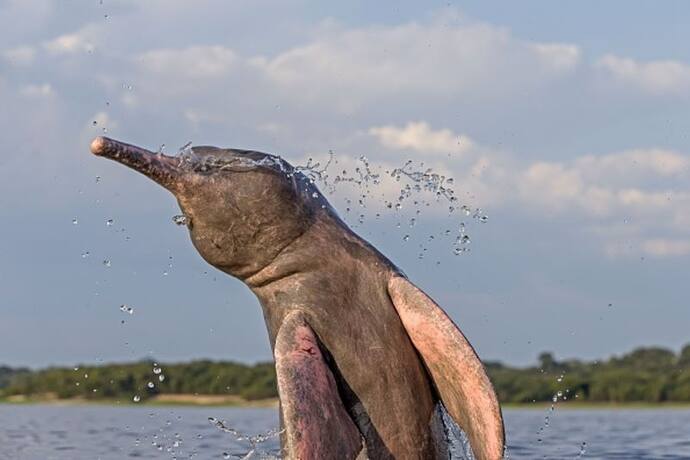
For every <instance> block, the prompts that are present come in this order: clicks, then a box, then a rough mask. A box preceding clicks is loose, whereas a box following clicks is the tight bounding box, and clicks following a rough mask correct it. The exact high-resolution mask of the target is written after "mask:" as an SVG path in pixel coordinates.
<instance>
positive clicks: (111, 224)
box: [105, 219, 113, 227]
mask: <svg viewBox="0 0 690 460" xmlns="http://www.w3.org/2000/svg"><path fill="white" fill-rule="evenodd" d="M105 225H106V227H112V226H113V219H108V220H106V221H105Z"/></svg>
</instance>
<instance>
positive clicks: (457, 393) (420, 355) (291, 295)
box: [91, 137, 504, 460]
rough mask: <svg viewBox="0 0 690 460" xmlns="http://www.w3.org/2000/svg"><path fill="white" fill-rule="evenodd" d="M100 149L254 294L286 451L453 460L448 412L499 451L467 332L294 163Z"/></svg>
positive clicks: (486, 387) (475, 442) (492, 404)
mask: <svg viewBox="0 0 690 460" xmlns="http://www.w3.org/2000/svg"><path fill="white" fill-rule="evenodd" d="M91 151H92V152H93V153H94V154H95V155H98V156H102V157H105V158H109V159H111V160H114V161H117V162H119V163H122V164H124V165H125V166H128V167H130V168H132V169H134V170H135V171H138V172H140V173H142V174H144V175H145V176H147V177H149V178H150V179H152V180H153V181H155V182H156V183H158V184H160V185H161V186H163V187H165V188H166V189H168V190H169V191H170V192H171V193H172V194H173V195H174V197H175V198H176V199H177V202H178V204H179V205H180V209H181V210H182V213H183V214H184V216H185V217H186V219H185V222H186V223H187V227H188V230H189V235H190V237H191V240H192V243H193V245H194V247H195V248H196V249H197V251H198V252H199V254H200V255H201V257H203V258H204V259H205V260H206V261H207V262H208V263H209V264H211V265H213V266H214V267H216V268H217V269H219V270H221V271H223V272H225V273H227V274H229V275H231V276H233V277H235V278H238V279H240V280H241V281H243V282H244V283H245V284H246V285H247V287H248V288H249V289H251V290H252V292H253V293H254V294H255V295H256V297H257V298H258V300H259V303H260V304H261V307H262V310H263V315H264V319H265V321H266V327H267V329H268V335H269V340H270V342H271V347H272V349H273V352H274V357H275V361H276V373H277V379H278V393H279V396H280V415H281V425H282V427H281V428H283V431H282V437H281V446H282V450H283V455H284V456H285V457H286V458H290V459H292V458H299V459H326V458H338V459H340V458H344V459H347V458H351V459H354V458H360V459H362V458H370V459H390V458H396V459H397V458H399V459H434V458H438V459H440V458H448V451H447V444H448V443H447V439H446V435H445V432H446V430H444V429H443V421H442V420H441V416H440V407H443V408H445V410H447V412H448V414H449V415H450V417H451V418H452V419H453V420H454V421H455V423H457V424H458V425H459V426H460V428H462V429H463V430H464V431H465V433H466V434H467V437H468V439H469V442H470V445H471V448H472V451H473V454H474V457H475V458H476V459H478V460H495V459H500V458H503V453H504V430H503V419H502V415H501V409H500V406H499V404H498V400H497V398H496V394H495V392H494V390H493V387H492V385H491V382H490V381H489V378H488V377H487V375H486V372H485V371H484V367H483V365H482V363H481V361H480V360H479V358H478V357H477V355H476V353H475V352H474V349H473V348H472V346H471V345H470V343H469V342H468V340H467V339H466V337H465V336H464V335H463V334H462V332H460V329H459V328H458V327H457V326H456V325H455V324H454V323H453V321H451V319H450V318H449V317H448V315H446V313H445V312H444V311H443V310H442V309H441V308H440V307H439V306H438V305H437V304H436V303H435V302H434V301H433V300H432V299H431V298H429V297H428V296H427V295H426V294H424V292H422V291H421V290H420V289H419V288H418V287H416V286H415V285H414V284H413V283H412V282H410V281H409V280H408V279H407V278H406V277H405V276H404V274H403V273H402V271H401V270H399V269H398V268H397V267H396V266H395V265H394V264H393V263H392V262H391V261H389V260H388V259H387V258H386V257H385V256H384V255H383V254H381V253H380V252H379V251H378V250H376V248H374V247H373V246H371V245H370V244H369V243H368V242H366V241H365V240H363V239H362V238H360V237H359V236H358V235H356V234H355V233H354V232H353V231H352V230H351V229H350V228H349V227H348V226H347V225H346V224H345V223H344V222H343V221H342V220H341V219H340V217H339V216H338V214H337V213H336V211H335V210H334V209H333V208H332V207H331V205H330V204H329V203H328V201H327V200H326V199H325V198H324V196H323V194H321V193H320V192H319V191H318V189H317V188H316V186H315V185H314V184H313V183H312V182H311V181H310V180H309V179H308V178H307V177H305V176H304V175H303V174H302V173H300V172H299V171H297V170H295V169H294V168H293V167H292V166H291V165H290V164H289V163H288V162H286V161H285V160H283V159H282V158H280V157H278V156H275V155H270V154H266V153H261V152H256V151H252V150H238V149H221V148H217V147H210V146H196V147H192V148H191V149H189V151H188V152H187V153H186V154H185V155H182V156H181V157H172V156H168V155H164V154H162V153H154V152H151V151H148V150H146V149H143V148H140V147H136V146H133V145H129V144H125V143H122V142H119V141H116V140H113V139H108V138H105V137H99V138H96V139H95V140H94V141H93V142H92V144H91ZM192 223H193V224H192Z"/></svg>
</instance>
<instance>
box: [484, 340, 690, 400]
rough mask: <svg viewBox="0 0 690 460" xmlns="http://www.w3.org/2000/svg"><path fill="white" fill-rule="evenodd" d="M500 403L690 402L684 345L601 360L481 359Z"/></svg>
mask: <svg viewBox="0 0 690 460" xmlns="http://www.w3.org/2000/svg"><path fill="white" fill-rule="evenodd" d="M486 367H487V370H488V373H489V375H490V376H491V381H492V382H493V384H494V387H495V388H496V391H497V392H498V397H499V400H501V402H504V403H505V402H508V403H530V402H545V401H554V400H557V401H589V402H610V403H621V402H648V403H660V402H690V344H688V345H686V346H685V347H683V349H682V350H681V352H680V354H678V355H676V354H674V353H673V352H672V351H670V350H666V349H664V348H657V347H652V348H638V349H636V350H634V351H632V352H631V353H628V354H626V355H623V356H621V357H613V358H611V359H609V360H607V361H601V362H598V361H593V362H584V361H580V360H567V361H556V359H555V358H554V356H553V355H552V354H551V353H542V354H541V355H539V365H537V366H535V367H529V368H521V369H516V368H511V367H508V366H504V365H502V364H500V363H486Z"/></svg>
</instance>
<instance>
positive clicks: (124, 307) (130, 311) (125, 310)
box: [120, 304, 134, 315]
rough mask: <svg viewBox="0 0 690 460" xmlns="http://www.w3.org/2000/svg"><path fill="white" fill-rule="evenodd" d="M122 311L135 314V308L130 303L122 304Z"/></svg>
mask: <svg viewBox="0 0 690 460" xmlns="http://www.w3.org/2000/svg"><path fill="white" fill-rule="evenodd" d="M120 311H122V312H124V313H129V314H130V315H133V314H134V309H133V308H132V307H130V306H128V305H125V304H122V305H120Z"/></svg>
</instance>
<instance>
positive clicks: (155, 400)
mask: <svg viewBox="0 0 690 460" xmlns="http://www.w3.org/2000/svg"><path fill="white" fill-rule="evenodd" d="M1 404H8V405H38V404H44V405H51V406H93V405H101V406H189V407H195V406H196V407H239V408H272V407H275V408H277V407H278V398H267V399H257V400H247V399H244V398H242V397H241V396H237V395H227V396H225V395H195V394H163V395H156V396H153V397H150V398H146V399H142V400H141V401H139V402H134V401H133V400H132V399H118V398H97V399H87V398H82V397H77V398H58V397H56V396H55V395H51V394H47V395H32V396H26V395H13V396H8V397H5V398H0V405H1Z"/></svg>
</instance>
